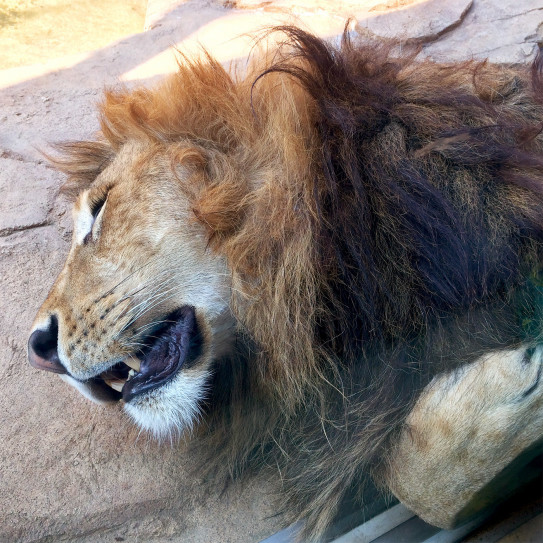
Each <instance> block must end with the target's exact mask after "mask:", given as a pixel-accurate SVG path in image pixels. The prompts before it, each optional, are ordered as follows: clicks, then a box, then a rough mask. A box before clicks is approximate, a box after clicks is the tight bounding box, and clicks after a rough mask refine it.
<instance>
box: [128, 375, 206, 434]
mask: <svg viewBox="0 0 543 543" xmlns="http://www.w3.org/2000/svg"><path fill="white" fill-rule="evenodd" d="M208 378H209V372H208V371H206V370H201V369H192V370H186V371H181V372H180V373H178V374H177V375H176V377H175V378H174V379H173V380H171V381H170V382H169V383H167V384H166V385H164V386H162V387H160V388H157V389H154V390H151V391H150V392H146V393H144V394H140V395H138V396H136V397H134V398H133V399H132V400H130V401H129V402H127V403H125V405H124V409H125V411H126V413H127V414H128V415H129V416H130V418H131V419H132V420H133V421H134V422H135V423H136V424H137V425H138V426H139V427H140V428H141V429H142V430H145V431H147V432H149V433H150V434H151V435H152V436H153V437H155V438H156V439H159V440H161V439H165V438H166V439H167V438H169V439H172V438H175V437H178V436H180V435H181V434H183V433H185V432H187V431H189V432H190V431H191V430H192V429H193V427H194V425H195V423H196V422H197V421H198V418H199V415H200V406H201V402H202V400H203V399H205V396H206V384H207V382H208Z"/></svg>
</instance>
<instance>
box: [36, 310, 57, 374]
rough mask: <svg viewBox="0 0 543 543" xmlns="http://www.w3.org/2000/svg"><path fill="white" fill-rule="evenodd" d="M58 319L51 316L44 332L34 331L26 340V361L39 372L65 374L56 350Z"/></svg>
mask: <svg viewBox="0 0 543 543" xmlns="http://www.w3.org/2000/svg"><path fill="white" fill-rule="evenodd" d="M57 343H58V319H57V318H56V317H55V316H54V315H53V316H52V317H51V320H50V321H49V326H48V327H47V328H46V329H45V330H35V331H34V332H32V334H31V335H30V338H29V340H28V361H29V362H30V364H31V365H32V366H34V367H35V368H38V369H40V370H46V371H52V372H54V373H67V371H66V369H65V368H64V366H63V365H62V364H61V362H60V359H59V357H58V350H57Z"/></svg>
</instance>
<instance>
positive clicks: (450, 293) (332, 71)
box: [214, 27, 543, 539]
mask: <svg viewBox="0 0 543 543" xmlns="http://www.w3.org/2000/svg"><path fill="white" fill-rule="evenodd" d="M279 30H280V31H281V32H284V33H285V34H286V35H287V38H288V39H287V40H286V46H287V47H288V49H287V50H286V51H284V52H283V56H282V57H281V58H280V60H278V61H277V62H276V63H275V64H274V65H273V66H271V67H269V68H268V69H266V71H265V72H263V73H262V74H261V75H260V76H259V77H258V78H257V80H256V81H255V82H254V87H253V93H257V92H258V85H259V84H260V81H261V79H263V78H266V77H267V76H268V75H269V74H273V73H276V74H277V73H279V74H283V75H285V76H287V77H291V78H292V79H293V80H294V81H296V82H297V84H299V85H300V86H301V87H302V88H303V89H304V91H305V92H306V93H307V94H308V95H309V96H310V97H311V99H312V100H313V101H314V104H315V105H316V109H317V115H316V117H315V119H316V120H315V123H316V125H315V127H316V130H317V131H318V134H319V141H320V153H319V155H318V160H319V162H320V163H319V165H318V168H317V170H316V174H315V178H313V179H310V180H308V181H310V182H311V183H312V185H311V192H312V194H313V196H314V206H315V210H316V215H317V217H318V219H317V221H316V223H317V226H316V228H315V237H314V240H315V245H314V249H315V259H316V261H317V263H318V272H317V275H319V276H321V277H326V278H327V280H326V282H325V283H324V285H322V288H321V290H320V291H319V292H318V293H317V298H318V299H317V302H316V304H317V306H318V307H319V311H317V318H315V322H314V331H315V336H316V338H318V344H319V345H321V346H325V350H326V354H325V355H324V358H327V357H332V358H334V359H335V360H336V361H337V367H339V371H336V370H332V371H326V370H323V373H324V378H323V379H324V381H327V382H328V385H324V384H323V383H322V382H321V384H320V385H319V387H318V390H316V391H311V390H305V392H304V394H305V396H304V403H303V406H302V407H300V408H299V409H298V410H297V412H296V414H295V415H294V416H293V415H292V414H290V413H289V414H287V415H286V416H285V417H284V418H283V417H282V415H281V413H279V414H278V413H277V411H276V409H277V407H276V406H275V405H274V404H272V405H271V408H270V407H269V406H268V404H267V402H268V401H269V398H259V397H258V394H257V393H256V392H255V391H257V390H258V385H257V386H254V384H253V386H251V384H250V383H251V381H253V380H254V381H258V378H255V377H254V376H252V374H253V373H254V369H252V367H251V365H249V366H247V368H246V369H247V373H246V374H244V373H243V372H241V370H240V369H239V368H240V364H239V363H234V364H231V363H229V362H224V366H223V367H222V368H219V370H218V373H217V382H224V379H227V378H228V379H230V381H231V383H232V384H231V386H229V387H226V388H225V387H224V386H219V385H217V386H216V387H214V390H220V391H222V393H224V391H225V390H233V391H240V390H251V394H252V395H251V397H249V398H240V397H236V396H234V397H231V396H230V395H229V394H228V393H226V395H227V396H228V399H227V401H226V402H224V398H220V399H219V401H218V403H219V404H222V407H221V409H220V412H221V415H220V418H221V422H219V423H218V425H219V429H220V428H221V426H222V425H223V424H224V420H225V419H224V418H223V416H224V412H225V410H226V409H225V406H226V405H228V406H229V407H228V409H230V410H231V413H232V416H231V418H230V419H229V420H228V421H227V423H226V426H222V432H220V431H218V433H217V434H216V435H215V439H217V437H219V440H220V439H221V438H222V439H223V440H224V441H222V442H221V443H222V446H224V444H225V443H230V445H231V447H232V448H231V449H230V448H228V447H226V448H225V449H224V456H227V455H228V454H229V453H232V455H233V456H235V457H236V458H237V459H238V460H239V459H241V462H242V464H243V463H244V462H249V463H250V461H249V460H248V459H249V458H251V453H250V451H251V447H253V449H252V452H253V453H254V452H256V453H257V454H256V458H257V459H258V460H257V461H259V462H261V461H262V457H263V456H262V455H263V454H264V458H266V461H267V462H268V463H269V464H271V465H278V466H280V472H281V475H282V484H283V490H284V492H285V494H286V496H287V499H286V500H282V502H281V505H282V508H283V511H284V512H285V514H286V515H287V517H288V518H289V519H290V520H291V521H295V520H299V519H304V520H305V521H306V525H305V526H306V528H305V531H304V532H303V538H308V539H312V538H314V537H317V536H318V534H322V533H323V531H324V529H325V527H326V525H327V523H328V522H329V521H330V519H331V517H332V516H333V514H334V512H335V511H336V509H337V507H338V504H339V503H340V501H341V497H342V496H343V495H344V493H345V491H346V489H347V488H348V487H349V485H352V484H353V481H354V482H356V483H355V484H358V485H359V488H362V486H363V485H362V482H363V481H364V480H365V478H366V477H367V475H368V473H372V472H373V473H374V475H375V474H376V473H377V472H378V471H379V469H381V468H382V466H383V464H385V463H386V454H387V449H388V447H389V445H390V444H391V443H392V442H393V438H394V436H395V435H397V432H398V431H399V429H400V428H401V425H402V423H403V420H404V419H405V417H406V416H407V414H408V412H409V410H410V409H411V408H412V405H413V403H414V401H415V400H416V397H417V396H418V394H419V392H420V390H421V389H422V388H423V387H424V386H425V385H426V384H427V383H428V382H429V381H430V380H431V379H432V378H433V377H434V376H435V375H437V374H439V373H441V372H443V371H446V370H451V369H453V368H454V367H456V366H458V365H461V364H465V363H467V362H469V361H471V360H473V359H474V358H476V357H477V356H478V355H480V354H481V353H482V352H484V351H485V350H490V349H496V348H502V347H505V346H511V345H515V344H518V343H519V342H521V341H526V340H535V338H536V337H538V336H540V335H541V326H540V325H538V326H537V327H536V328H537V333H536V332H535V330H534V328H532V330H531V332H530V334H531V335H529V337H527V333H526V329H525V328H523V326H522V322H523V321H524V319H525V317H526V315H532V316H533V315H537V316H538V318H540V317H541V313H540V310H539V309H538V307H537V302H536V299H538V295H537V294H534V291H533V288H532V287H533V285H532V283H531V280H530V279H527V278H528V277H530V276H532V277H538V278H539V277H540V275H541V262H542V255H543V252H542V245H541V244H542V242H543V220H542V217H543V141H542V138H541V129H542V127H543V108H541V107H540V105H539V106H538V105H534V104H541V103H542V102H543V88H542V78H541V70H542V67H543V57H542V56H541V55H539V56H538V58H537V59H536V61H535V62H534V64H533V71H532V79H531V80H530V79H529V78H524V79H522V78H520V77H519V76H518V75H515V76H512V75H511V74H508V77H505V78H504V80H503V81H502V82H500V81H499V80H494V81H492V78H493V77H494V78H497V79H499V76H501V74H500V72H499V71H498V70H496V69H494V70H493V71H490V73H488V72H485V70H487V69H488V68H489V66H487V65H486V63H477V62H466V63H463V64H455V65H444V66H439V65H434V64H432V63H430V62H422V63H417V62H415V61H414V60H413V58H412V56H407V57H398V56H391V54H390V46H387V45H379V44H372V45H370V46H363V47H360V46H357V45H353V44H352V43H351V41H350V40H349V38H348V36H347V34H345V35H344V37H343V42H342V46H341V48H340V49H336V48H334V47H333V46H331V45H330V44H328V43H327V42H325V41H323V40H320V39H318V38H316V37H314V36H312V35H309V34H307V33H305V32H303V31H301V30H299V29H296V28H290V27H288V28H281V29H279ZM489 81H492V85H488V87H487V84H488V82H489ZM520 96H522V99H520V100H527V101H526V104H525V105H523V104H522V103H518V101H517V100H518V99H519V97H520ZM527 97H528V99H527ZM257 114H258V111H257ZM539 298H540V295H539ZM318 315H323V318H319V317H318ZM334 367H336V366H334ZM236 376H237V378H239V379H240V381H239V382H237V383H236ZM223 402H224V403H223ZM226 411H227V410H226ZM232 426H233V427H234V429H235V430H234V431H233V432H232ZM229 432H232V434H231V435H233V436H235V437H234V439H235V440H236V443H235V445H233V444H232V443H231V441H230V439H229V437H228V436H229V435H230V434H229ZM240 436H245V437H246V440H247V441H246V445H247V446H246V447H244V446H242V440H241V439H240ZM255 443H256V444H257V446H256V449H255V448H254V447H255ZM214 450H216V449H214ZM240 453H241V454H240ZM217 460H218V462H222V461H223V458H220V459H217ZM228 465H232V463H228Z"/></svg>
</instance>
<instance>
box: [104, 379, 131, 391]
mask: <svg viewBox="0 0 543 543" xmlns="http://www.w3.org/2000/svg"><path fill="white" fill-rule="evenodd" d="M104 381H105V382H106V384H107V385H109V386H110V387H111V388H112V389H113V390H116V391H117V392H122V390H123V386H124V384H125V382H126V381H119V380H118V379H104Z"/></svg>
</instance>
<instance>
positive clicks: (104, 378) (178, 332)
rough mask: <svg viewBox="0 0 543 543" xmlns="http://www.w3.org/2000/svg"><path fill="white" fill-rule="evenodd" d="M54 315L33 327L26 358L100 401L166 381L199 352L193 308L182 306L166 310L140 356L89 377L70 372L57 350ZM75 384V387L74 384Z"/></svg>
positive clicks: (126, 396)
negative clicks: (158, 326) (164, 316)
mask: <svg viewBox="0 0 543 543" xmlns="http://www.w3.org/2000/svg"><path fill="white" fill-rule="evenodd" d="M58 334H59V327H58V319H57V317H55V316H52V317H51V318H50V320H49V323H48V325H47V326H46V327H45V328H40V329H37V330H34V331H33V332H32V334H31V335H30V338H29V340H28V359H29V362H30V364H31V365H32V366H33V367H35V368H38V369H41V370H45V371H50V372H53V373H58V374H63V375H66V377H70V378H71V379H75V381H78V382H79V383H80V385H83V386H84V387H85V388H87V389H89V390H88V391H89V394H90V395H91V396H93V397H94V398H96V399H97V400H100V401H118V400H120V399H121V398H122V399H123V400H124V401H125V402H129V401H131V400H132V399H134V398H135V397H137V396H139V395H141V394H144V393H146V392H150V391H151V390H154V389H157V388H159V387H161V386H163V385H165V384H166V383H168V382H169V381H170V380H171V379H172V378H173V377H174V376H175V375H176V374H177V373H178V372H179V371H180V370H181V368H188V367H190V366H191V363H192V362H194V361H195V360H196V359H197V358H198V357H199V356H200V354H201V351H202V336H201V333H200V330H199V326H198V322H197V319H196V315H195V311H194V308H193V307H191V306H183V307H181V308H180V309H178V310H176V311H174V312H173V313H170V314H169V315H168V316H167V317H166V318H165V319H164V321H163V325H162V326H161V327H160V328H159V329H156V330H154V331H153V332H152V334H150V335H149V336H148V339H147V341H146V345H145V347H144V348H142V349H141V350H140V357H139V358H138V359H137V358H134V357H129V359H125V360H124V361H122V362H118V361H115V362H113V363H112V364H111V366H110V367H109V368H107V369H106V370H105V371H101V372H100V373H97V375H95V376H93V377H91V378H89V379H84V380H82V379H77V377H74V376H73V375H71V374H70V372H69V371H68V370H67V369H66V367H65V366H64V365H63V364H62V361H61V359H60V357H59V353H58ZM78 388H79V387H78Z"/></svg>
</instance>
